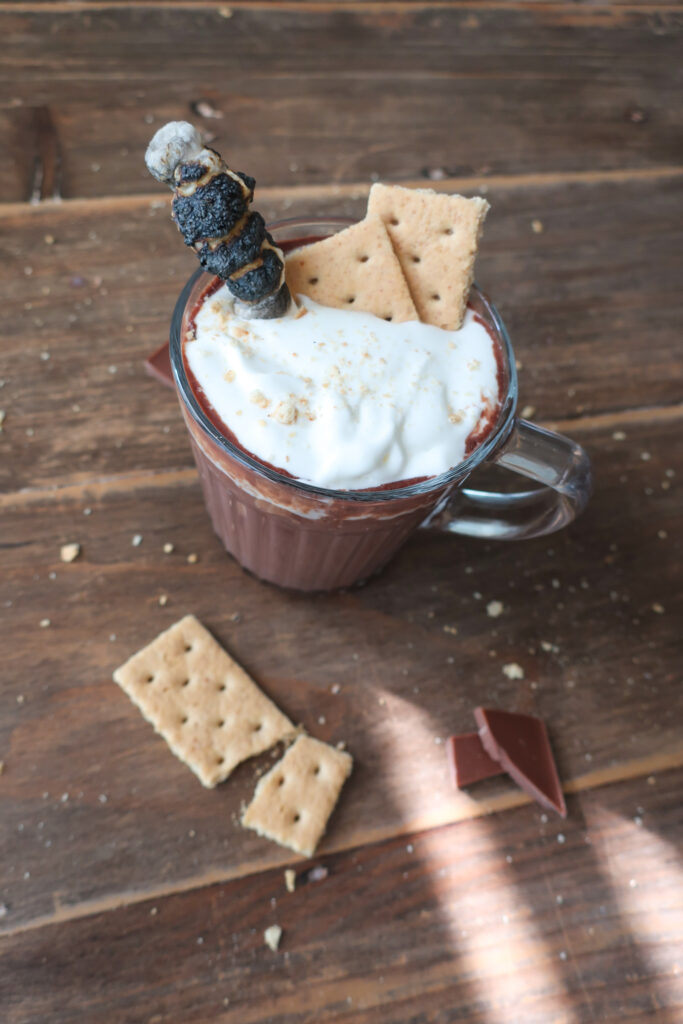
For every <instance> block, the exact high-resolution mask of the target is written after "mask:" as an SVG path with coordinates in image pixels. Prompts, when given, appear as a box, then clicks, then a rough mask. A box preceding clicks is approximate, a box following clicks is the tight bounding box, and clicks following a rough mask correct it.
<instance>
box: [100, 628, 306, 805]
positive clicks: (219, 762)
mask: <svg viewBox="0 0 683 1024" xmlns="http://www.w3.org/2000/svg"><path fill="white" fill-rule="evenodd" d="M114 680H115V681H116V682H117V683H118V684H119V686H120V687H121V689H122V690H124V691H125V693H127V694H128V696H129V697H130V699H131V700H132V701H133V703H134V704H137V706H138V708H139V709H140V711H141V712H142V714H143V716H144V717H145V718H146V719H147V721H148V722H151V724H152V725H153V726H154V728H155V730H156V732H158V733H159V734H160V735H161V736H163V737H164V739H165V740H166V742H167V743H168V745H169V747H170V748H171V750H172V751H173V753H174V754H175V755H176V757H178V758H180V760H181V761H182V762H183V763H184V764H186V765H187V767H188V768H191V769H192V771H193V772H194V773H195V775H196V776H197V777H198V779H199V780H200V782H201V783H202V785H204V786H208V787H213V786H215V785H216V784H217V783H219V782H222V781H223V780H224V779H227V777H228V775H230V773H231V771H232V770H233V769H234V768H235V767H236V766H237V765H238V764H239V763H240V762H241V761H244V760H246V759H247V758H248V757H252V756H254V755H255V754H260V753H261V752H262V751H264V750H267V749H268V748H269V747H272V746H273V745H274V744H275V743H277V742H279V741H280V740H283V739H285V738H287V737H289V736H292V735H294V733H295V732H296V730H295V728H294V726H293V725H292V723H291V722H290V721H289V719H288V718H286V717H285V715H283V714H282V712H281V711H280V710H279V709H278V708H277V707H276V706H275V704H273V702H272V701H271V700H269V699H268V697H266V695H265V694H264V693H263V691H262V690H260V689H259V687H258V686H257V685H256V683H254V682H253V680H252V679H250V678H249V676H248V675H247V673H246V672H245V671H244V669H242V668H240V666H239V665H238V664H237V662H235V661H233V659H232V658H231V657H230V655H229V654H227V653H226V652H225V651H224V650H223V648H222V647H221V646H220V644H219V643H217V641H216V640H214V638H213V637H212V636H211V634H210V633H209V632H208V631H207V630H206V629H205V628H204V626H202V624H201V622H199V621H198V619H196V618H195V617H194V615H186V616H185V618H184V619H181V620H180V621H179V622H176V623H175V625H174V626H171V628H170V629H167V630H166V631H165V632H164V633H161V634H160V635H159V636H158V637H157V638H156V640H153V641H152V642H151V644H149V645H148V646H147V647H143V649H142V650H141V651H138V653H137V654H134V655H133V657H132V658H130V659H129V660H128V661H127V662H126V663H125V665H122V666H121V668H118V669H117V670H116V671H115V672H114Z"/></svg>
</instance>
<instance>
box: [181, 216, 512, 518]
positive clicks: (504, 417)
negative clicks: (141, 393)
mask: <svg viewBox="0 0 683 1024" xmlns="http://www.w3.org/2000/svg"><path fill="white" fill-rule="evenodd" d="M355 223H356V221H355V220H353V218H350V217H289V218H287V219H284V220H278V221H273V222H272V223H270V224H269V225H268V231H270V232H271V233H272V232H278V231H279V230H281V229H286V230H291V229H293V228H298V229H304V228H313V229H320V228H322V227H323V226H324V225H327V226H329V227H332V228H336V229H338V230H339V229H342V228H344V227H348V226H349V225H350V224H355ZM275 240H276V241H277V238H276V239H275ZM202 278H206V282H207V284H208V283H209V282H210V281H213V280H214V278H215V275H213V274H207V273H206V272H205V271H204V270H203V269H202V268H201V267H197V269H196V270H195V271H194V273H193V274H192V275H191V276H190V278H189V279H188V280H187V282H186V283H185V286H184V287H183V289H182V291H181V293H180V295H179V296H178V299H177V300H176V304H175V307H174V309H173V315H172V317H171V330H170V339H169V351H170V356H171V368H172V370H173V379H174V382H175V386H176V389H177V391H178V395H179V397H180V400H181V402H182V403H183V405H184V406H185V408H186V409H187V410H188V411H189V413H190V414H191V416H192V418H193V420H194V421H195V423H196V424H197V425H198V426H199V427H201V429H202V431H203V432H204V433H205V434H207V435H208V436H209V437H210V439H211V440H212V441H213V443H214V444H215V445H217V446H218V448H219V449H220V450H221V451H223V452H224V453H225V454H226V455H227V456H229V457H230V458H232V459H234V460H236V461H237V462H238V463H240V465H242V466H243V467H245V468H246V469H249V470H251V471H253V472H255V473H257V474H258V475H260V476H263V477H265V478H266V479H267V480H270V481H271V482H273V483H276V484H280V485H282V486H285V487H290V488H293V489H294V490H297V491H303V492H304V493H306V494H310V495H315V496H317V497H320V498H325V499H327V500H338V501H351V502H353V501H357V502H361V503H362V502H371V501H372V502H376V501H381V502H385V501H395V500H398V499H400V498H413V497H419V496H421V495H427V494H430V493H431V492H437V491H441V490H443V489H445V488H449V487H450V486H451V485H453V484H455V483H457V482H458V481H459V480H462V479H463V478H464V477H466V476H468V475H469V474H470V473H471V472H472V470H474V469H476V467H477V466H479V465H481V463H482V462H485V461H486V459H487V458H488V457H489V456H490V455H491V454H492V453H493V452H494V451H495V450H496V449H497V448H498V447H499V446H500V445H501V444H503V443H504V442H505V441H506V440H507V438H508V436H509V434H510V432H511V430H512V428H513V425H514V420H515V411H516V407H517V369H516V366H515V356H514V351H513V349H512V343H511V341H510V336H509V334H508V332H507V328H506V327H505V324H504V323H503V320H502V318H501V316H500V314H499V312H498V310H497V309H496V307H495V305H494V304H493V302H491V300H490V299H489V298H488V296H487V295H486V293H485V292H483V291H482V290H481V289H480V288H479V286H478V285H477V284H476V282H474V283H473V284H472V291H473V292H474V293H475V294H476V295H477V296H478V297H479V299H480V300H481V302H482V303H483V305H484V307H485V309H486V312H487V314H488V316H489V318H490V321H491V323H492V325H493V327H494V328H495V330H496V333H497V340H498V342H499V343H500V346H501V349H502V353H503V358H504V361H505V371H506V374H507V381H508V385H507V392H506V394H505V398H504V400H503V401H502V402H501V407H500V410H499V413H498V417H497V419H496V422H495V424H494V426H493V428H492V430H491V431H490V432H489V433H488V435H487V436H486V438H485V440H484V441H482V443H481V444H480V445H477V447H476V448H475V449H474V451H472V452H470V454H469V455H468V456H467V457H466V458H465V459H463V461H462V462H459V463H458V464H457V466H451V468H450V469H447V470H446V471H445V472H444V473H440V474H439V475H438V476H430V477H427V478H425V479H423V480H420V481H418V482H417V483H412V484H406V485H405V486H394V485H393V484H388V485H387V484H385V485H384V487H383V488H382V489H373V488H365V489H363V490H342V489H332V488H328V487H320V486H318V485H316V484H312V483H308V482H307V481H305V480H299V479H298V478H296V477H291V476H286V475H285V474H284V473H280V472H279V471H278V470H277V469H275V468H274V467H271V466H268V465H265V464H264V463H263V462H261V461H260V460H259V459H257V458H255V457H254V456H253V455H250V454H249V453H248V452H246V451H244V449H242V448H239V447H238V446H237V445H235V444H233V443H232V442H231V441H229V440H228V439H227V438H226V437H224V435H223V434H222V433H221V432H220V431H219V430H218V428H217V427H216V426H215V425H214V423H212V421H211V420H210V419H209V417H208V416H207V415H206V413H205V412H204V410H203V408H202V406H201V404H200V403H199V401H198V400H197V398H196V397H195V394H194V392H193V390H192V388H191V387H190V383H189V381H188V379H187V374H186V373H185V365H184V362H183V358H182V322H183V316H184V313H185V309H186V307H187V304H188V300H189V298H190V296H191V295H192V294H193V292H194V289H195V286H196V284H197V283H198V282H199V281H200V280H201V279H202Z"/></svg>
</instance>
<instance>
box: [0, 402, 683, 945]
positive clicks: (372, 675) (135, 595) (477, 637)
mask: <svg viewBox="0 0 683 1024" xmlns="http://www.w3.org/2000/svg"><path fill="white" fill-rule="evenodd" d="M680 422H681V421H680V419H679V421H678V424H679V425H676V424H674V423H672V422H671V421H668V422H665V423H661V422H659V421H657V420H655V421H653V422H652V423H650V424H648V423H647V422H641V423H640V424H639V425H638V426H637V427H635V426H634V427H633V428H629V429H628V431H627V437H626V438H625V439H623V440H619V439H615V438H614V437H613V436H612V433H613V432H612V429H611V428H610V429H608V430H607V431H605V430H604V428H603V429H601V428H599V427H597V428H591V429H587V430H583V431H581V432H580V433H579V434H578V437H579V438H580V440H581V441H582V442H583V443H584V444H586V445H587V447H588V449H589V451H590V452H591V454H592V456H593V459H594V465H595V477H596V493H595V496H594V499H593V501H592V503H591V505H590V506H589V508H588V510H587V512H586V513H585V514H584V516H583V517H582V518H581V519H580V520H579V521H578V522H577V523H576V524H575V525H574V526H572V527H571V528H570V529H568V530H566V531H564V532H563V533H561V534H559V535H557V536H556V537H552V538H549V539H539V540H536V541H529V542H526V543H525V544H524V545H505V544H500V545H489V544H483V543H479V542H474V541H467V540H464V539H454V538H450V537H447V536H443V535H436V534H433V533H431V532H428V531H422V532H420V533H418V535H416V536H415V538H414V540H412V541H411V542H410V543H409V544H408V545H407V547H406V548H405V549H404V550H403V552H402V553H401V554H400V555H399V556H398V558H397V559H396V561H395V562H394V563H393V564H392V566H391V567H390V568H389V569H388V570H387V571H386V572H385V574H384V575H382V576H380V577H379V578H378V579H377V580H375V581H374V582H372V583H371V584H370V585H368V586H367V587H365V588H363V589H360V590H354V591H351V592H348V593H341V594H336V595H330V596H327V597H322V598H317V599H315V600H312V599H310V598H306V597H300V596H296V595H291V594H286V593H283V592H280V591H278V590H277V589H275V588H273V587H270V586H267V585H264V584H261V583H259V582H258V581H256V580H255V579H253V578H251V577H249V576H247V575H245V574H244V573H243V572H242V571H241V570H240V569H239V568H238V567H237V566H236V565H235V563H234V562H233V561H232V560H231V559H229V558H228V557H227V556H226V555H225V554H224V552H223V550H222V548H221V547H220V545H219V543H218V541H217V540H216V538H215V537H214V535H213V533H212V531H211V528H210V526H209V523H208V521H207V518H206V515H205V512H204V508H203V505H202V501H201V497H200V495H199V491H198V487H197V484H196V483H195V481H194V479H193V478H192V477H191V476H188V477H187V478H186V479H184V480H183V481H182V482H178V483H176V484H175V485H172V484H171V483H170V482H167V484H166V485H165V486H162V487H154V486H149V487H146V486H145V485H144V483H142V484H141V485H139V486H137V487H135V488H132V489H130V490H118V489H115V490H113V491H112V492H111V493H109V494H107V493H106V486H105V487H104V489H102V488H101V489H100V492H99V494H98V495H92V496H91V497H89V496H88V494H87V492H86V493H85V494H84V495H81V496H79V497H69V496H67V495H60V493H59V492H57V494H56V495H55V496H54V498H53V499H52V500H50V501H49V502H47V503H45V502H44V501H35V502H30V501H29V502H26V501H24V500H19V501H18V503H17V507H16V508H15V509H13V508H12V500H11V498H9V499H7V500H6V502H5V503H4V504H5V507H4V508H3V534H2V538H3V547H4V551H3V561H4V565H5V570H4V572H3V575H2V579H1V580H0V606H1V607H2V610H3V619H4V625H5V629H6V630H7V634H8V636H11V638H12V642H11V644H7V645H6V652H5V654H4V665H3V667H4V672H3V676H4V679H3V687H2V696H1V698H0V700H1V704H0V760H3V761H4V762H5V769H4V772H3V774H2V776H0V797H1V799H2V802H3V823H4V828H3V831H2V835H1V836H0V844H2V846H1V848H0V879H1V882H0V902H4V903H5V904H6V905H7V906H8V907H9V908H10V911H9V913H8V914H7V915H6V916H5V917H4V918H3V919H2V920H1V921H0V926H2V927H3V928H14V927H17V926H18V925H21V924H25V923H27V922H31V921H36V920H44V919H50V918H51V916H52V915H55V914H56V917H57V919H58V920H59V919H61V918H62V917H65V916H66V917H68V916H70V915H77V914H79V913H82V912H83V909H81V910H79V906H80V905H81V904H82V903H83V902H84V901H91V903H90V904H89V905H86V907H85V908H84V909H85V910H87V909H89V907H90V909H92V906H95V907H97V906H102V905H112V903H114V904H115V903H116V902H119V901H120V900H121V899H140V898H143V897H144V895H145V894H150V893H159V892H163V891H165V890H174V889H178V888H183V887H191V886H196V885H201V884H205V883H207V882H211V881H216V880H220V879H225V878H229V877H236V876H240V875H243V874H245V873H252V872H255V871H257V870H259V869H261V868H266V867H270V866H274V865H276V864H282V863H284V862H286V861H288V860H289V861H291V860H292V859H293V857H292V855H289V854H288V853H287V852H286V851H283V850H281V849H279V848H278V847H276V846H274V845H273V844H270V843H268V842H267V841H265V840H262V839H259V838H258V837H257V836H255V835H254V834H253V833H248V832H244V831H243V830H241V829H239V827H238V826H237V825H236V824H235V821H234V819H235V816H236V815H237V813H238V810H239V807H240V803H241V801H242V800H247V799H248V798H249V797H250V795H251V792H252V791H253V787H254V781H255V779H254V771H255V765H254V764H253V763H248V764H246V765H244V766H242V767H241V768H240V769H238V771H237V772H236V773H235V775H234V776H233V777H232V778H231V780H230V781H229V783H228V784H226V785H224V786H222V787H220V788H219V789H218V790H216V791H205V790H202V788H201V787H200V785H199V783H198V782H197V781H196V779H195V778H194V777H193V776H192V774H191V773H190V772H189V771H188V770H187V769H186V768H185V767H184V766H183V765H181V764H180V763H179V762H178V761H176V759H175V758H174V757H173V756H172V755H171V754H170V752H169V751H168V749H167V747H166V745H165V743H164V742H163V740H161V739H160V738H159V737H156V736H155V735H154V734H153V732H152V730H151V728H150V727H149V725H147V724H146V723H145V722H144V721H143V720H142V718H141V717H140V715H139V713H138V712H137V710H136V709H135V708H134V707H133V705H132V704H130V703H129V702H128V701H127V699H126V697H125V696H124V695H123V694H122V693H121V692H120V690H119V689H118V687H116V686H115V685H114V684H113V683H112V682H111V672H112V670H113V669H114V668H115V667H116V666H117V665H119V664H121V663H122V662H123V661H124V660H125V659H126V658H127V657H128V656H129V655H130V654H131V653H132V652H133V651H135V650H137V649H138V648H140V647H141V646H143V645H144V644H145V643H147V642H148V641H149V640H150V639H151V638H152V637H153V636H154V635H156V633H157V632H159V631H160V630H161V629H163V628H165V627H166V626H168V625H170V624H171V623H172V622H173V621H175V620H176V619H178V618H180V617H181V616H182V615H183V614H185V613H186V612H188V611H192V612H194V613H195V614H196V615H197V616H198V617H199V618H200V619H201V620H202V621H203V622H204V623H205V624H206V625H207V626H208V627H209V628H211V629H212V630H213V631H214V633H215V634H216V636H217V637H218V638H219V639H220V640H221V641H222V642H223V643H224V644H226V646H227V648H228V650H229V651H230V652H231V653H232V654H233V656H234V657H235V658H236V659H237V660H238V661H239V662H240V663H241V664H243V665H244V666H245V668H246V669H247V670H248V671H249V672H250V673H251V674H252V675H253V676H254V678H255V679H256V680H257V681H258V682H259V683H260V684H261V685H263V687H264V689H265V691H266V693H267V694H268V695H269V696H271V697H273V698H274V699H275V700H276V702H277V703H278V704H279V705H280V707H281V708H282V710H283V711H284V712H285V713H286V714H287V715H288V716H289V717H290V718H292V719H293V720H294V721H297V722H299V721H301V722H303V723H304V725H305V726H306V727H307V729H308V730H309V731H310V732H311V733H312V734H313V735H314V736H316V737H318V738H320V739H323V740H326V741H329V742H333V743H334V742H337V741H338V740H341V739H344V740H346V741H347V743H348V745H349V749H350V750H351V752H352V753H353V755H354V758H355V760H356V768H355V770H354V774H353V776H352V778H351V779H350V781H349V783H348V784H347V787H346V789H345V792H344V796H343V799H342V801H341V805H340V807H339V809H338V812H337V813H336V815H335V818H334V819H333V822H332V827H331V831H330V835H329V838H328V840H327V842H328V847H327V848H328V849H342V848H350V847H355V846H358V845H361V844H363V843H367V842H372V841H376V840H378V839H381V838H383V837H387V836H391V835H394V834H396V833H408V832H410V831H413V830H415V829H418V828H425V827H430V826H435V825H439V824H443V823H444V822H448V821H454V820H459V819H463V818H467V817H469V816H471V815H473V814H480V813H482V812H486V811H492V810H495V809H500V808H501V807H504V806H506V805H507V806H509V805H510V803H512V804H515V803H518V802H520V801H522V800H524V799H525V798H524V797H523V796H522V795H521V794H520V793H519V792H518V791H517V790H516V789H515V788H514V787H511V786H510V785H509V784H508V783H507V782H506V781H504V780H503V781H501V780H491V783H490V784H482V788H481V789H479V790H477V791H476V792H473V793H472V794H470V795H467V794H463V793H461V794H457V793H453V792H451V790H450V786H449V782H448V776H447V771H446V761H445V756H444V751H443V744H442V742H441V741H442V740H443V739H444V738H445V737H446V736H447V735H449V733H451V732H454V731H458V732H461V731H465V730H467V729H471V728H472V723H473V719H472V708H473V706H474V705H476V704H479V703H482V702H486V703H489V704H492V705H494V706H500V707H505V708H509V709H511V710H515V709H517V710H521V711H525V712H531V713H537V714H539V715H541V716H542V717H543V718H544V719H545V720H546V721H547V723H548V725H549V728H550V732H551V737H552V741H553V744H554V746H555V749H556V752H557V756H558V760H559V765H560V772H561V776H562V778H563V779H564V780H565V781H569V780H578V781H577V783H576V784H577V785H591V784H597V783H600V782H604V781H607V780H608V779H609V778H614V777H619V774H620V773H622V774H624V775H626V776H628V775H630V774H632V770H631V768H630V767H629V766H630V765H631V764H634V763H635V764H636V769H635V770H636V771H638V772H641V773H642V772H643V771H644V772H649V771H652V770H654V769H655V768H663V767H666V765H667V764H669V765H675V764H677V763H681V761H682V760H683V735H682V734H681V723H680V718H679V717H678V716H677V715H676V710H675V706H674V704H673V703H672V694H674V693H675V692H676V687H677V686H680V678H679V673H680V664H681V650H680V635H679V632H680V631H679V629H678V624H679V623H680V617H681V612H682V608H681V602H682V600H683V587H681V564H682V563H681V558H680V537H679V536H678V535H677V533H676V524H677V518H678V516H679V513H680V467H681V450H682V447H683V441H682V438H683V432H682V431H681V430H680ZM618 436H621V434H619V435H618ZM646 456H647V458H646ZM674 467H675V471H676V472H677V473H678V475H675V473H674ZM672 473H674V475H671V474H672ZM19 497H21V496H19ZM86 509H89V510H90V511H89V514H85V512H86ZM137 533H139V534H141V535H142V537H143V540H142V543H141V544H140V545H139V546H137V547H136V546H133V544H132V538H133V536H134V535H135V534H137ZM72 541H77V542H79V543H80V544H81V545H82V555H81V557H80V558H79V560H78V561H76V562H74V563H72V564H70V565H64V564H62V563H60V562H59V548H60V545H61V544H63V543H65V542H72ZM169 541H170V542H171V543H173V544H174V546H175V550H174V552H173V553H172V554H170V555H166V554H164V553H163V551H162V548H163V545H164V543H166V542H169ZM191 552H196V553H197V554H198V556H199V561H198V562H197V563H196V564H188V562H187V555H188V554H189V553H191ZM162 594H165V595H167V597H168V603H167V604H166V606H165V607H161V606H160V605H159V597H160V595H162ZM492 600H499V601H502V602H503V603H504V606H505V611H504V614H503V615H502V616H501V617H499V618H497V619H492V618H490V617H489V616H488V615H487V611H486V606H487V603H488V602H489V601H492ZM44 618H47V619H49V620H50V626H49V627H47V628H41V627H40V625H39V624H40V622H41V620H42V619H44ZM454 629H456V630H457V633H454V632H453V630H454ZM511 662H515V663H518V664H519V665H521V666H522V668H523V670H524V679H522V680H521V681H512V680H509V679H508V678H506V676H505V675H504V674H503V671H502V668H503V666H504V665H505V664H508V663H511ZM336 686H338V687H339V688H340V692H339V693H333V692H332V687H336ZM648 759H649V760H648ZM270 763H271V761H270V759H269V757H268V756H266V757H265V758H264V759H262V761H261V762H259V764H260V766H261V767H263V765H267V764H270ZM84 865H89V866H90V867H89V869H88V870H84ZM27 873H28V874H27Z"/></svg>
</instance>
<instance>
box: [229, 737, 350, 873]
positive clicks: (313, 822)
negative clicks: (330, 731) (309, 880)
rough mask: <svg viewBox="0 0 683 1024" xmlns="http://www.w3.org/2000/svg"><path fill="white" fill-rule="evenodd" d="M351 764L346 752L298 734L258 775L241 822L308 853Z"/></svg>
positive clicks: (285, 844) (278, 841) (348, 772)
mask: <svg viewBox="0 0 683 1024" xmlns="http://www.w3.org/2000/svg"><path fill="white" fill-rule="evenodd" d="M352 765H353V759H352V757H351V755H350V754H347V753H345V752H344V751H342V750H337V749H336V748H335V747H330V746H328V744H327V743H321V741H320V740H314V739H312V738H311V737H310V736H299V738H298V739H297V740H296V741H295V742H294V743H293V744H292V746H291V747H290V748H289V750H288V751H287V753H286V754H285V756H284V757H283V758H282V760H281V761H278V763H277V764H276V765H275V767H274V768H272V769H271V770H270V771H269V772H268V774H267V775H264V776H263V777H262V778H261V779H260V780H259V783H258V785H257V787H256V790H255V792H254V796H253V799H252V801H251V803H250V804H249V806H248V807H247V809H246V810H245V812H244V815H243V816H242V824H243V825H244V826H245V827H246V828H252V829H254V830H255V831H256V832H258V834H259V835H260V836H265V837H266V839H273V840H274V841H275V842H276V843H280V844H281V845H282V846H288V847H289V848H290V849H292V850H296V852H297V853H301V854H303V855H304V856H305V857H311V856H312V855H313V853H314V852H315V848H316V846H317V845H318V843H319V841H320V838H321V836H322V834H323V832H324V831H325V826H326V825H327V820H328V818H329V816H330V814H331V813H332V811H333V809H334V806H335V804H336V802H337V800H338V798H339V794H340V792H341V788H342V786H343V785H344V782H345V781H346V779H347V778H348V776H349V775H350V773H351V768H352Z"/></svg>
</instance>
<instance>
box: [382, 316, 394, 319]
mask: <svg viewBox="0 0 683 1024" xmlns="http://www.w3.org/2000/svg"><path fill="white" fill-rule="evenodd" d="M384 319H385V320H393V319H394V318H393V316H385V317H384Z"/></svg>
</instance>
